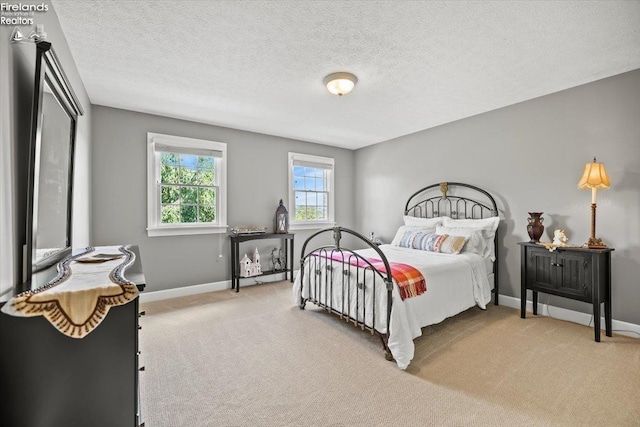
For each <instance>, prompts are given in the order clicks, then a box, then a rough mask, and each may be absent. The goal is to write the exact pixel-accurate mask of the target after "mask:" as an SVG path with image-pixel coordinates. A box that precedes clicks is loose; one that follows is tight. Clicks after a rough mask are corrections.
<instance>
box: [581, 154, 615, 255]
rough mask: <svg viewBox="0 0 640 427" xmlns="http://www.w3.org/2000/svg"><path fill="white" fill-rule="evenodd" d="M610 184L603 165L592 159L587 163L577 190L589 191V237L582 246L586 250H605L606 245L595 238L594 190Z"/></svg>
mask: <svg viewBox="0 0 640 427" xmlns="http://www.w3.org/2000/svg"><path fill="white" fill-rule="evenodd" d="M610 186H611V182H610V181H609V177H608V176H607V171H606V170H605V169H604V163H598V162H597V161H596V158H595V157H594V158H593V162H592V163H587V164H586V165H585V167H584V172H583V173H582V178H580V182H578V188H580V189H585V190H589V189H590V190H591V237H589V240H588V241H587V243H585V244H584V245H585V246H586V247H588V248H592V249H598V248H606V247H607V245H605V244H604V243H602V240H601V239H598V238H596V190H597V189H598V188H603V189H604V188H609V187H610Z"/></svg>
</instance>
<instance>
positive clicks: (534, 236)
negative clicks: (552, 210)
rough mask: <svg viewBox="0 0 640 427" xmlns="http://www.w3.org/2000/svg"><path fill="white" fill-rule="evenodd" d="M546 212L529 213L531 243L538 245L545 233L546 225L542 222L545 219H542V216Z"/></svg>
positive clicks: (528, 229) (528, 227) (528, 226)
mask: <svg viewBox="0 0 640 427" xmlns="http://www.w3.org/2000/svg"><path fill="white" fill-rule="evenodd" d="M543 213H544V212H529V218H527V220H528V221H529V225H527V233H529V237H531V243H538V242H539V241H540V237H541V236H542V233H543V232H544V225H542V222H543V221H544V218H542V214H543Z"/></svg>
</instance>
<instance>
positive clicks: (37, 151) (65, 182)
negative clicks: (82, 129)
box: [24, 42, 84, 289]
mask: <svg viewBox="0 0 640 427" xmlns="http://www.w3.org/2000/svg"><path fill="white" fill-rule="evenodd" d="M83 113H84V112H83V110H82V107H81V106H80V103H79V102H78V100H77V98H76V96H75V94H74V92H73V90H72V88H71V86H70V85H69V82H68V80H67V78H66V76H65V74H64V71H63V70H62V68H61V67H60V64H59V62H58V59H57V57H56V55H55V52H54V51H53V48H52V47H51V43H48V42H39V43H38V44H37V53H36V72H35V91H34V100H33V114H32V122H31V126H32V131H31V145H30V154H29V156H30V158H29V160H30V164H29V187H28V189H29V192H28V194H29V195H28V200H27V241H26V243H25V257H24V258H25V259H24V261H25V274H24V276H25V277H24V282H25V284H26V285H27V286H26V287H27V288H28V289H33V288H36V287H38V286H41V285H42V284H44V283H46V282H47V281H48V280H49V279H50V278H51V277H49V276H51V274H46V277H45V275H44V274H43V275H40V276H41V277H37V273H39V272H41V271H43V270H45V269H48V268H49V267H50V266H52V265H54V264H56V263H57V262H59V261H60V260H61V259H63V258H64V257H66V256H67V255H69V254H70V253H71V211H72V200H73V199H72V198H73V158H74V145H75V134H76V122H77V119H78V116H79V115H82V114H83ZM53 273H54V274H55V271H54V272H53Z"/></svg>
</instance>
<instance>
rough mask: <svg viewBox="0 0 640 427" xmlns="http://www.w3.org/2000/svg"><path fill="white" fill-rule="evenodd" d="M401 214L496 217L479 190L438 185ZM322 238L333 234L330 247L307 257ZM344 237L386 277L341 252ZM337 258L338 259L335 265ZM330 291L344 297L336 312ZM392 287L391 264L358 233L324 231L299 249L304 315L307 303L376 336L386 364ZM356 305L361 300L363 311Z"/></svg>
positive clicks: (419, 195) (492, 201)
mask: <svg viewBox="0 0 640 427" xmlns="http://www.w3.org/2000/svg"><path fill="white" fill-rule="evenodd" d="M450 187H455V188H461V189H465V190H463V191H467V192H471V193H472V194H473V196H472V197H480V198H481V199H486V201H478V200H476V199H475V198H469V197H464V196H462V195H450V194H448V193H449V188H450ZM434 189H439V190H440V193H441V194H439V195H436V196H433V195H431V196H430V195H429V194H433V193H434V191H435V190H434ZM430 190H431V191H430ZM404 214H405V215H408V216H413V217H419V218H436V217H439V216H448V217H450V218H454V219H464V218H466V219H481V218H487V217H492V216H498V207H497V205H496V201H495V199H494V198H493V197H492V196H491V194H489V193H488V192H487V191H485V190H483V189H481V188H478V187H476V186H473V185H469V184H464V183H459V182H441V183H437V184H432V185H429V186H427V187H424V188H421V189H420V190H418V191H416V192H415V193H413V194H412V195H411V196H410V197H409V199H408V200H407V203H406V205H405V208H404ZM326 233H332V237H333V244H330V245H324V246H320V247H316V248H315V249H311V250H309V251H307V246H308V245H309V243H310V241H311V240H313V239H314V238H316V237H318V236H320V235H325V234H326ZM343 233H346V234H349V235H352V236H354V237H356V238H358V239H359V240H361V241H362V242H363V243H364V244H365V249H367V248H371V249H373V250H374V251H375V252H376V253H377V254H378V256H379V257H380V260H381V261H382V262H383V263H384V267H385V270H386V271H385V272H382V271H379V270H377V269H376V268H375V267H374V266H373V265H372V264H371V262H370V261H369V259H367V258H365V257H363V256H361V255H359V254H358V253H356V252H355V251H354V250H352V249H348V248H345V247H343V246H341V239H342V235H343ZM497 239H498V238H497V233H496V237H495V238H494V250H495V255H496V262H494V263H493V280H494V287H493V290H492V292H494V293H495V296H494V298H495V299H494V302H495V305H498V265H497V257H498V240H497ZM359 243H360V242H359ZM336 258H339V259H338V260H336ZM323 260H324V261H323ZM345 262H346V265H347V267H346V268H345V266H344V265H345V264H344V263H345ZM354 264H355V265H354ZM336 268H340V269H342V274H341V275H340V276H339V277H340V280H337V281H336V280H334V275H333V271H334V270H335V269H336ZM305 269H309V272H310V274H309V279H308V282H309V295H308V298H305V297H304V294H303V289H304V280H305V276H304V272H305ZM354 270H355V271H354ZM366 275H370V276H371V277H372V278H373V280H372V283H373V286H372V288H371V290H370V291H369V292H370V293H372V295H370V297H371V306H370V307H367V304H365V302H366V301H367V299H366V295H365V292H367V286H365V285H364V283H365V277H366ZM334 282H335V283H334ZM323 285H324V286H323ZM334 285H335V286H336V287H339V288H338V289H341V292H342V298H341V300H340V301H341V303H340V306H339V307H334V304H333V299H334V298H333V289H334ZM378 286H385V288H386V293H387V307H386V325H382V327H380V328H376V316H375V309H376V288H377V287H378ZM393 286H394V285H393V278H392V277H391V269H390V268H389V261H388V260H387V257H386V256H385V255H384V253H383V252H382V251H381V250H380V248H378V246H377V245H376V244H374V243H373V242H371V241H370V240H369V239H368V238H366V237H365V236H363V235H362V234H360V233H358V232H356V231H353V230H350V229H348V228H344V227H331V228H325V229H323V230H320V231H318V232H316V233H314V234H312V235H311V236H310V237H309V238H308V239H307V240H306V241H305V242H304V244H303V245H302V258H301V260H300V292H301V293H300V295H301V297H300V309H301V310H304V308H305V305H306V303H307V302H311V303H313V304H315V305H316V306H318V307H320V308H323V309H325V310H327V311H329V312H331V313H334V314H337V315H339V316H340V318H341V319H344V320H346V321H347V322H351V323H353V325H354V326H356V327H360V328H361V329H362V330H367V331H369V332H370V333H371V335H378V337H379V338H380V340H381V341H382V346H383V348H384V353H385V358H386V359H387V360H393V356H392V355H391V352H390V351H389V347H388V345H387V343H388V342H389V328H388V325H389V324H390V321H391V306H392V303H393V300H392V290H393ZM352 295H354V296H355V302H356V308H355V313H352V312H351V297H352ZM360 300H362V309H361V304H360ZM345 302H346V310H345ZM367 311H369V312H370V314H371V318H372V322H371V324H370V325H368V324H366V320H367V318H366V314H367ZM377 329H380V330H385V331H386V332H384V333H383V332H379V331H378V330H377Z"/></svg>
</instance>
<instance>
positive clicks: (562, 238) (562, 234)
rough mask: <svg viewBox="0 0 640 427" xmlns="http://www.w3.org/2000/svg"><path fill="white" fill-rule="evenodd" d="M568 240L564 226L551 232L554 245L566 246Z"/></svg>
mask: <svg viewBox="0 0 640 427" xmlns="http://www.w3.org/2000/svg"><path fill="white" fill-rule="evenodd" d="M568 241H569V238H568V237H567V232H566V231H564V228H560V229H558V230H555V231H554V232H553V245H554V246H567V242H568Z"/></svg>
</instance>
